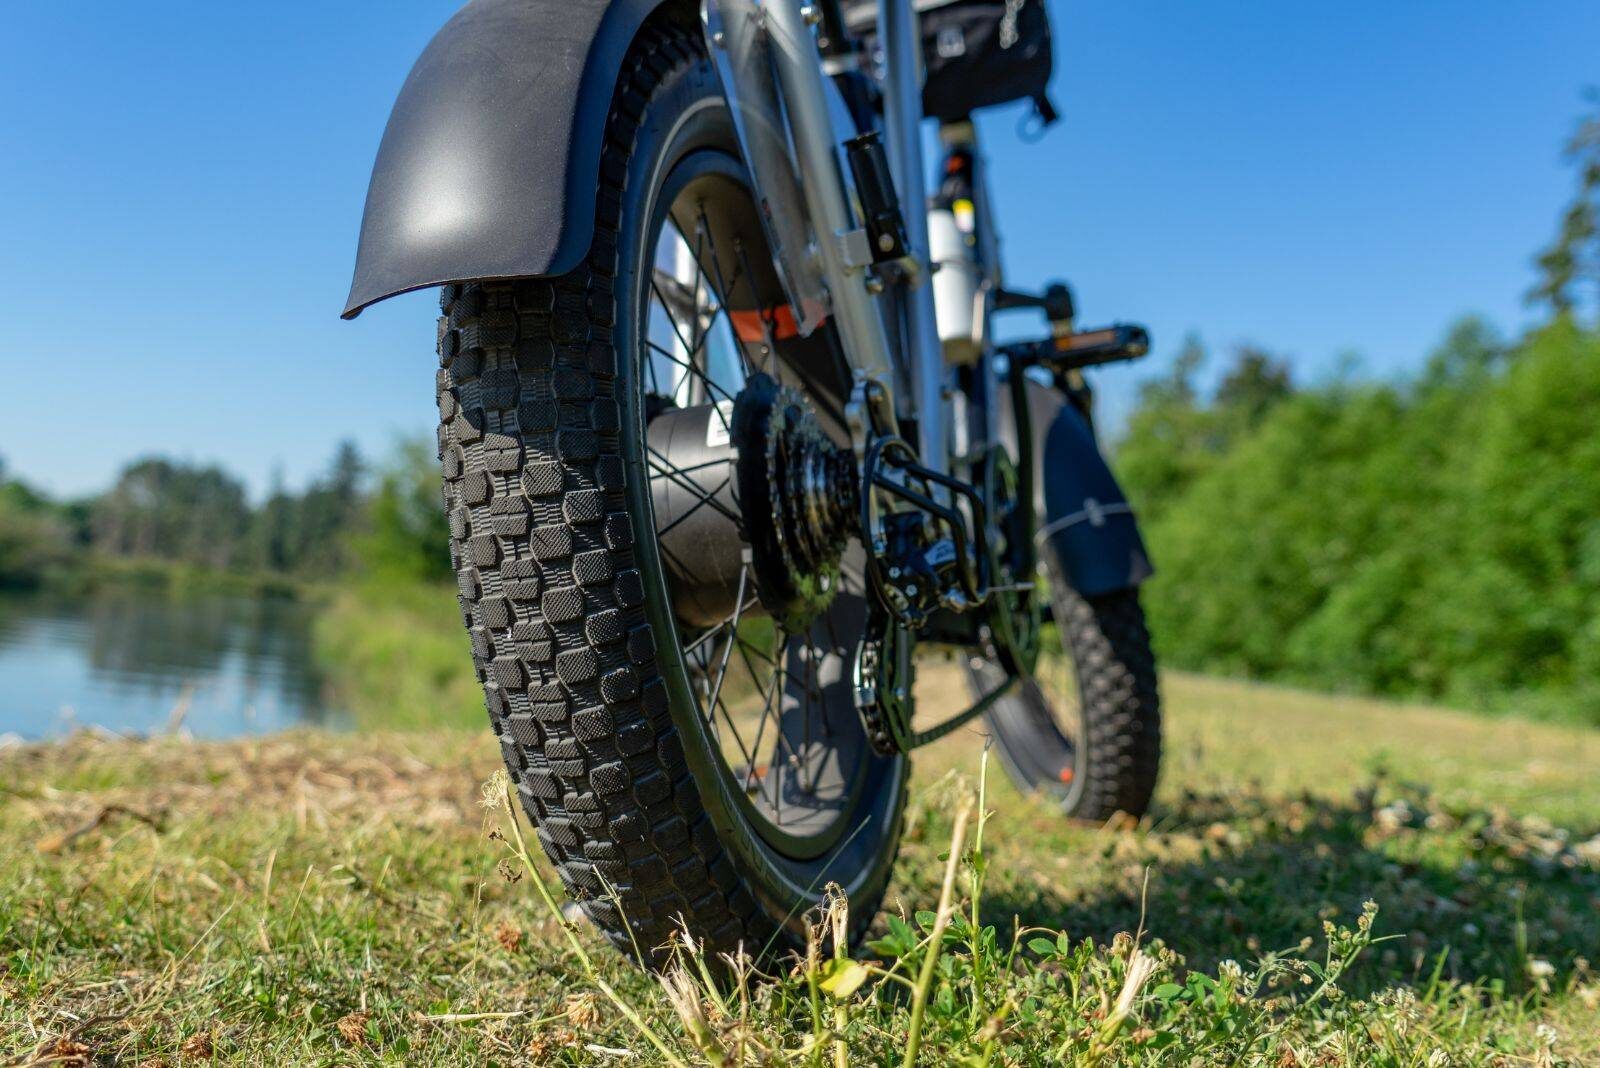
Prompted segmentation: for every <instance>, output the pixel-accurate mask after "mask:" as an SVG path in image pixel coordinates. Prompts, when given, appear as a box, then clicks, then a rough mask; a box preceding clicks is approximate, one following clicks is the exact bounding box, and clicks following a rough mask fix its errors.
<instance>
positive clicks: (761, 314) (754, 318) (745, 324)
mask: <svg viewBox="0 0 1600 1068" xmlns="http://www.w3.org/2000/svg"><path fill="white" fill-rule="evenodd" d="M728 321H729V322H730V323H732V324H733V334H734V336H735V337H737V338H738V339H739V340H740V341H744V342H753V341H765V340H767V331H768V330H770V331H772V335H771V336H772V340H773V341H787V340H788V339H789V338H792V337H799V336H800V324H799V323H797V322H796V321H795V318H794V309H793V308H791V307H789V305H787V304H775V305H773V306H772V307H770V308H752V309H749V310H746V311H729V312H728Z"/></svg>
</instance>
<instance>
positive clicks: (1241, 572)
mask: <svg viewBox="0 0 1600 1068" xmlns="http://www.w3.org/2000/svg"><path fill="white" fill-rule="evenodd" d="M1193 364H1194V361H1193V360H1191V361H1189V366H1188V367H1187V368H1184V369H1183V372H1182V373H1183V374H1187V373H1188V372H1189V371H1192V369H1193ZM1235 405H1236V402H1234V401H1232V400H1231V399H1230V398H1229V395H1228V394H1227V393H1226V392H1225V391H1222V390H1219V391H1218V396H1217V398H1216V399H1213V400H1211V401H1209V402H1203V401H1201V400H1199V399H1198V398H1197V397H1196V395H1195V391H1194V390H1193V389H1192V388H1189V387H1187V386H1183V387H1182V388H1180V387H1179V386H1177V385H1174V383H1172V382H1170V381H1169V382H1166V383H1162V384H1159V385H1158V386H1157V387H1156V388H1154V389H1152V390H1148V391H1147V393H1146V396H1145V402H1144V403H1143V404H1142V405H1141V407H1140V409H1139V411H1138V412H1137V413H1136V414H1135V415H1134V417H1133V418H1132V419H1131V420H1130V422H1129V430H1128V434H1127V437H1126V438H1125V440H1124V441H1123V442H1122V443H1121V444H1120V446H1119V448H1118V450H1117V459H1118V466H1119V468H1120V469H1121V472H1122V474H1123V476H1124V478H1125V479H1126V480H1127V483H1128V489H1129V493H1130V495H1131V496H1132V497H1133V499H1134V501H1135V503H1136V504H1137V505H1139V506H1140V508H1141V509H1142V511H1143V513H1144V515H1145V516H1146V522H1147V525H1146V534H1147V537H1148V540H1149V543H1150V548H1151V551H1152V554H1153V555H1154V557H1155V559H1156V563H1157V566H1158V568H1159V573H1158V575H1157V577H1156V578H1155V579H1154V580H1153V581H1152V583H1151V584H1150V587H1149V598H1148V600H1149V611H1150V617H1151V624H1152V628H1153V630H1154V631H1155V634H1156V638H1157V642H1158V644H1159V646H1160V649H1161V652H1162V653H1163V655H1164V657H1165V658H1166V660H1167V662H1168V663H1171V664H1173V665H1180V666H1184V667H1188V668H1194V669H1199V670H1207V671H1220V672H1227V673H1232V674H1243V675H1251V676H1258V677H1267V678H1276V679H1283V680H1288V681H1294V682H1301V683H1305V684H1309V685H1315V686H1322V687H1332V688H1340V689H1359V690H1363V691H1368V692H1373V693H1379V694H1389V695H1396V696H1419V697H1432V698H1443V699H1447V700H1451V701H1457V702H1461V703H1467V704H1471V705H1475V706H1479V707H1500V706H1504V705H1508V704H1516V705H1520V706H1522V707H1524V708H1526V709H1528V710H1531V711H1536V712H1539V713H1541V714H1555V715H1559V716H1561V717H1563V718H1579V719H1583V720H1587V721H1589V722H1593V723H1597V724H1600V687H1597V686H1596V684H1595V682H1593V681H1592V680H1594V679H1596V678H1597V677H1600V676H1597V669H1600V434H1596V432H1595V423H1594V412H1595V411H1596V410H1597V409H1600V334H1596V333H1595V332H1594V331H1591V330H1586V329H1583V328H1581V327H1579V326H1578V325H1577V324H1576V323H1575V322H1574V321H1573V320H1572V319H1571V318H1569V317H1562V318H1559V319H1557V320H1556V321H1555V322H1554V323H1552V324H1551V325H1549V326H1547V327H1545V328H1543V329H1541V330H1539V331H1537V332H1535V333H1534V334H1532V335H1530V336H1529V337H1527V338H1526V339H1524V340H1523V341H1522V342H1521V343H1520V344H1518V345H1516V346H1514V347H1511V348H1507V347H1506V346H1504V345H1503V344H1501V343H1500V342H1499V341H1498V340H1497V339H1496V338H1495V337H1494V335H1493V333H1492V331H1490V330H1489V329H1488V328H1487V327H1485V326H1484V324H1482V323H1481V322H1479V321H1477V320H1470V319H1469V320H1465V321H1463V322H1462V323H1460V324H1458V325H1457V326H1456V327H1455V328H1454V329H1453V330H1452V331H1451V333H1450V335H1449V337H1448V338H1447V339H1446V341H1445V343H1444V344H1443V345H1442V346H1441V348H1440V350H1439V351H1438V352H1437V353H1436V354H1435V355H1434V357H1433V358H1432V360H1431V361H1430V362H1429V364H1428V367H1427V370H1426V371H1425V372H1424V373H1423V374H1422V375H1421V376H1419V377H1418V378H1417V379H1416V380H1415V381H1412V382H1407V383H1401V384H1398V385H1377V384H1370V385H1357V384H1351V383H1348V382H1338V383H1333V384H1328V385H1323V386H1319V387H1316V388H1311V389H1305V390H1301V391H1298V392H1290V393H1287V394H1286V395H1285V396H1283V397H1282V398H1281V399H1277V400H1274V401H1273V402H1272V403H1271V404H1270V405H1268V406H1267V407H1266V408H1265V409H1261V408H1260V405H1259V402H1257V403H1256V404H1255V405H1254V407H1255V409H1256V411H1257V418H1255V420H1254V422H1253V423H1252V422H1250V421H1245V420H1241V419H1240V418H1239V413H1238V412H1237V411H1236V410H1234V408H1235Z"/></svg>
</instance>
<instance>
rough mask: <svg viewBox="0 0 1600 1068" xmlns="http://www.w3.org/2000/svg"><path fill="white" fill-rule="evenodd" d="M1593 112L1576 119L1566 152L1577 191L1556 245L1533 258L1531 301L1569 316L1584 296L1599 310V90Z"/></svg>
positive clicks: (1593, 98) (1593, 95) (1591, 98)
mask: <svg viewBox="0 0 1600 1068" xmlns="http://www.w3.org/2000/svg"><path fill="white" fill-rule="evenodd" d="M1587 96H1588V99H1589V102H1590V103H1591V104H1593V105H1595V108H1596V110H1595V113H1594V114H1591V115H1587V116H1585V117H1584V118H1582V119H1581V120H1579V122H1578V126H1577V129H1576V130H1575V131H1574V132H1573V134H1572V137H1571V138H1570V139H1569V140H1568V141H1567V146H1566V150H1565V152H1564V155H1565V157H1566V159H1567V160H1568V161H1569V162H1570V163H1572V164H1573V165H1574V166H1575V167H1576V168H1577V171H1578V191H1577V193H1576V194H1575V195H1574V196H1573V198H1572V202H1571V203H1570V204H1568V205H1567V209H1566V211H1564V212H1563V213H1562V216H1561V228H1560V231H1559V232H1558V233H1557V235H1556V239H1555V241H1554V243H1552V244H1551V246H1550V247H1549V248H1547V249H1545V250H1544V251H1543V252H1541V253H1540V254H1539V255H1538V257H1537V258H1536V259H1535V261H1534V263H1535V265H1536V266H1537V267H1538V269H1539V281H1538V283H1537V284H1536V285H1535V286H1534V287H1533V289H1531V290H1530V291H1529V292H1528V300H1529V302H1530V303H1533V304H1544V305H1548V306H1549V308H1550V310H1551V311H1553V312H1554V313H1555V314H1557V315H1568V314H1571V313H1572V312H1574V311H1575V310H1577V309H1578V308H1579V307H1580V306H1581V305H1582V304H1583V303H1584V301H1585V299H1586V298H1585V291H1586V290H1588V291H1589V292H1588V296H1587V299H1588V301H1589V302H1590V303H1592V304H1593V305H1594V307H1595V309H1596V311H1597V312H1600V90H1594V89H1591V90H1590V91H1589V93H1588V94H1587Z"/></svg>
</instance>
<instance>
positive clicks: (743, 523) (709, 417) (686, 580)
mask: <svg viewBox="0 0 1600 1068" xmlns="http://www.w3.org/2000/svg"><path fill="white" fill-rule="evenodd" d="M730 409H731V410H730ZM648 437H649V442H650V452H651V454H652V456H651V459H650V466H651V468H652V470H651V497H652V501H653V503H654V505H655V512H656V526H657V530H658V532H659V536H660V541H661V545H662V548H663V550H664V551H663V561H664V562H665V563H666V565H667V569H668V571H669V573H670V574H671V576H672V580H673V601H674V605H673V607H674V609H675V610H676V612H677V613H678V615H679V617H680V618H682V619H684V620H685V621H687V622H690V623H695V624H702V625H710V624H712V623H714V622H716V621H719V620H721V619H725V618H727V617H728V616H729V615H731V614H732V613H733V611H734V609H735V608H736V607H737V606H738V605H739V604H740V602H741V600H749V599H750V598H751V596H752V595H754V598H755V599H756V600H758V601H759V603H760V606H761V607H762V608H763V609H765V611H766V612H767V614H768V615H770V616H771V617H772V618H773V619H774V620H775V621H776V622H777V623H778V625H779V626H780V627H782V628H783V629H784V630H785V631H787V632H788V633H791V634H796V633H803V632H804V631H805V630H806V629H807V628H808V627H809V626H810V625H811V623H812V621H813V620H815V619H816V618H817V616H818V615H820V614H821V613H822V612H823V610H825V609H826V608H827V607H828V604H829V603H830V602H831V601H832V600H833V597H834V594H835V593H836V591H837V589H838V586H839V567H840V562H841V560H842V558H843V556H844V550H845V546H846V544H847V543H848V541H849V538H850V534H851V532H852V531H853V530H854V529H855V527H856V525H857V523H858V514H859V507H858V501H859V497H858V496H857V493H858V489H857V486H858V476H857V472H856V466H855V456H854V454H853V453H852V452H851V451H850V450H849V449H848V448H843V447H841V446H838V445H836V444H834V442H833V441H832V440H830V439H829V438H828V436H827V434H825V433H824V432H823V430H822V426H821V424H819V423H818V421H817V418H816V415H815V414H814V413H813V412H812V410H811V408H810V406H809V405H808V404H807V403H806V400H805V398H804V396H803V395H802V394H800V393H799V392H797V391H795V390H792V389H787V388H784V387H782V386H779V385H778V383H777V382H775V381H774V380H773V379H772V378H770V377H768V376H767V375H764V374H757V375H753V376H752V377H751V378H750V379H749V381H748V383H747V384H746V386H745V388H744V389H743V390H741V391H740V392H739V395H738V397H737V398H735V399H734V401H733V402H732V404H731V405H730V404H729V403H727V402H723V403H722V404H707V405H700V406H698V407H694V408H669V409H667V410H665V411H662V412H661V413H659V414H658V415H656V416H655V418H653V419H652V420H651V422H650V427H649V433H648ZM746 553H748V557H749V561H750V565H751V566H750V569H749V573H750V574H751V575H753V576H754V584H755V589H754V590H753V591H752V590H748V589H745V588H744V583H745V579H744V577H743V576H744V575H745V571H744V568H743V567H742V566H741V565H742V564H743V561H744V559H745V555H746Z"/></svg>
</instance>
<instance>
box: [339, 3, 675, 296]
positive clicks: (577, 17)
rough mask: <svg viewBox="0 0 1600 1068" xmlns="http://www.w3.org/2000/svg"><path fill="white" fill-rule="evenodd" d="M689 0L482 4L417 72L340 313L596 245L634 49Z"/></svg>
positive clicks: (522, 270) (521, 273) (448, 27)
mask: <svg viewBox="0 0 1600 1068" xmlns="http://www.w3.org/2000/svg"><path fill="white" fill-rule="evenodd" d="M658 8H660V9H663V10H664V11H669V12H670V13H671V14H672V16H673V17H680V18H683V19H685V20H687V22H686V24H688V25H692V26H695V27H698V14H697V12H696V11H695V9H694V8H693V6H692V5H689V4H686V3H684V2H682V0H667V2H666V3H662V2H661V0H472V3H469V4H468V5H467V6H466V7H464V8H462V9H461V10H460V11H458V12H457V13H456V14H455V16H454V17H452V18H451V19H450V21H449V22H447V23H446V24H445V25H444V28H443V29H441V30H440V31H439V32H438V34H437V35H435V36H434V38H433V40H432V41H431V42H429V44H428V47H427V48H426V49H425V50H424V51H423V53H422V56H421V58H419V59H418V60H417V62H416V65H415V66H413V67H412V68H411V73H410V75H408V76H407V78H406V81H405V85H404V86H402V87H401V89H400V96H399V98H398V99H397V100H396V101H395V104H394V109H393V110H392V111H391V113H390V115H389V125H388V127H387V129H385V130H384V133H383V141H382V143H381V144H380V145H379V147H378V159H377V162H376V164H374V166H373V169H372V180H371V183H370V184H369V185H368V188H367V205H366V211H365V213H364V215H363V217H362V220H361V241H360V245H359V247H358V249H357V252H356V267H355V278H354V280H353V282H352V284H351V287H350V296H349V298H348V300H347V301H346V302H345V309H344V317H345V318H346V319H350V318H354V317H355V316H356V315H358V314H360V312H361V310H362V309H363V308H365V307H367V306H368V305H370V304H373V303H375V302H376V301H380V300H383V299H385V298H387V297H392V296H394V295H396V294H398V293H404V292H407V291H409V290H413V289H423V288H426V287H429V286H437V285H442V284H444V283H447V282H460V281H466V280H469V279H494V278H527V277H534V276H539V275H557V274H565V273H566V272H567V271H570V270H572V269H573V268H574V267H576V266H577V265H578V264H579V262H580V261H581V260H582V259H583V257H584V255H585V254H586V253H587V252H588V251H589V246H590V244H591V242H592V241H593V239H594V216H595V197H596V189H597V188H598V186H599V167H600V144H601V138H602V136H603V135H604V131H605V125H606V116H607V113H608V112H609V110H610V107H611V98H612V94H613V91H614V90H615V87H616V83H617V77H618V75H619V73H620V72H621V69H622V61H623V57H624V55H625V54H626V53H627V50H628V46H629V45H630V44H631V43H632V42H633V39H634V37H635V35H637V34H638V32H639V28H640V27H641V26H642V25H643V24H644V21H645V19H646V18H647V17H649V16H650V15H651V13H652V12H654V11H656V10H657V9H658Z"/></svg>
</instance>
